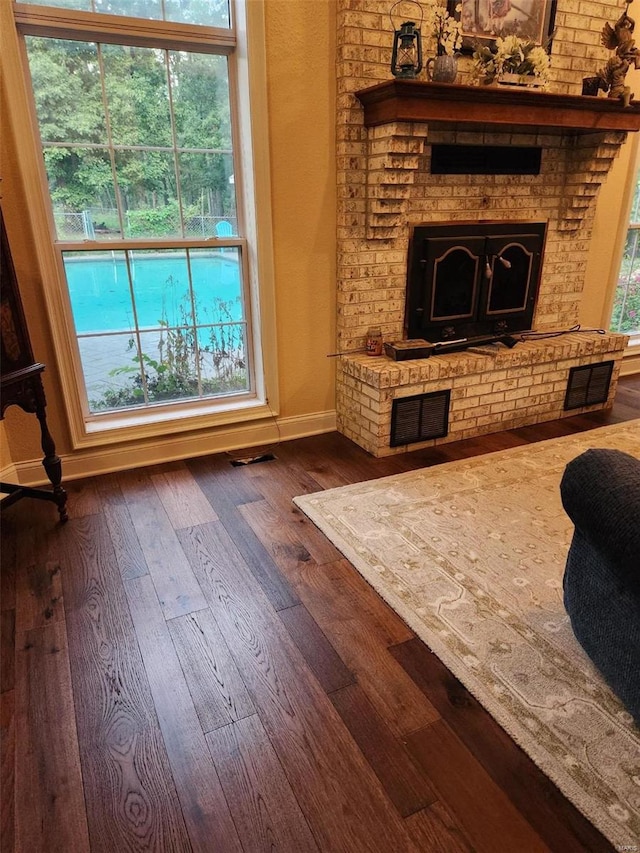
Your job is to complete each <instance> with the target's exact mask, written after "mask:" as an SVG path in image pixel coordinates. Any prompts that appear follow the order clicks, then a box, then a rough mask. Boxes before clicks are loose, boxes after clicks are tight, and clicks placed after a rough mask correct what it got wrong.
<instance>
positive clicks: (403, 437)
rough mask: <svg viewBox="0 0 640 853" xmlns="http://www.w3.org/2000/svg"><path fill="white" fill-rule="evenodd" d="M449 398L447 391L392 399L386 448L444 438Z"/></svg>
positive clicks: (447, 420)
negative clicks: (388, 438) (387, 445)
mask: <svg viewBox="0 0 640 853" xmlns="http://www.w3.org/2000/svg"><path fill="white" fill-rule="evenodd" d="M450 398H451V391H450V390H446V391H433V392H432V393H430V394H416V395H415V396H413V397H400V398H399V399H397V400H394V401H393V406H392V409H391V438H390V441H389V447H400V446H401V445H403V444H414V443H415V442H417V441H428V440H429V439H430V438H443V437H444V436H445V435H446V434H447V433H448V432H449V401H450Z"/></svg>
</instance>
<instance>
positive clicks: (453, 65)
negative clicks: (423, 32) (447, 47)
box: [426, 54, 458, 83]
mask: <svg viewBox="0 0 640 853" xmlns="http://www.w3.org/2000/svg"><path fill="white" fill-rule="evenodd" d="M426 69H427V80H430V81H432V82H433V83H455V81H456V77H457V75H458V58H457V57H456V56H449V55H448V54H444V55H443V56H432V57H431V59H428V60H427V65H426Z"/></svg>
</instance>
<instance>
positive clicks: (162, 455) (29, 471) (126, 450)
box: [2, 411, 336, 486]
mask: <svg viewBox="0 0 640 853" xmlns="http://www.w3.org/2000/svg"><path fill="white" fill-rule="evenodd" d="M335 428H336V413H335V411H329V412H315V413H313V414H311V415H300V416H297V417H292V418H279V419H276V418H273V419H271V420H269V421H266V422H257V421H252V422H250V423H247V424H246V425H241V426H237V427H232V428H230V427H224V428H220V429H211V430H207V431H204V432H201V433H198V434H194V435H185V434H184V433H181V434H179V435H174V436H167V437H165V438H163V439H161V440H159V441H154V442H153V443H150V442H140V443H139V444H137V445H133V446H125V447H122V446H118V445H113V444H111V445H108V446H105V447H99V448H91V449H88V450H81V451H78V452H76V453H72V454H68V455H66V456H61V457H60V458H61V461H62V479H63V483H64V482H67V481H69V480H77V479H80V478H81V477H94V476H96V475H99V474H108V473H110V472H112V471H123V470H127V469H130V468H142V467H144V466H145V465H157V464H160V463H162V462H171V461H174V460H176V459H191V458H193V457H196V456H208V455H209V454H212V453H224V452H226V451H232V450H241V449H242V448H245V447H257V446H263V445H276V444H278V443H279V442H280V441H290V440H291V439H294V438H304V437H305V436H309V435H319V434H320V433H324V432H332V431H333V430H335ZM11 476H12V480H13V482H16V483H19V484H20V485H22V486H40V485H44V484H46V483H47V482H48V480H47V479H46V476H45V475H44V469H43V467H42V462H41V460H40V459H31V460H28V461H25V462H19V463H18V464H17V465H14V466H13V471H12V472H11ZM2 478H3V479H5V476H4V472H3V475H2ZM16 478H17V479H16ZM6 479H7V480H9V477H6Z"/></svg>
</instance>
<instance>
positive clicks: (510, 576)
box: [294, 419, 640, 850]
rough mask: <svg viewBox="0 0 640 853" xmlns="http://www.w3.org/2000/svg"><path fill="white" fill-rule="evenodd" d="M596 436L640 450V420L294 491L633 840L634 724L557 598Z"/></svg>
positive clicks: (455, 667) (518, 729) (637, 809)
mask: <svg viewBox="0 0 640 853" xmlns="http://www.w3.org/2000/svg"><path fill="white" fill-rule="evenodd" d="M590 447H611V448H617V449H619V450H623V451H625V452H627V453H630V454H631V455H634V456H637V457H638V458H640V419H639V420H635V421H628V422H626V423H622V424H616V425H613V426H608V427H602V428H599V429H594V430H590V431H588V432H583V433H580V434H577V435H570V436H564V437H562V438H558V439H552V440H549V441H544V442H540V443H538V444H530V445H527V446H524V447H517V448H513V449H510V450H505V451H500V452H498V453H490V454H487V455H484V456H480V457H475V458H473V459H465V460H460V461H457V462H449V463H445V464H442V465H436V466H434V467H431V468H424V469H421V470H418V471H410V472H407V473H403V474H396V475H394V476H391V477H384V478H382V479H379V480H371V481H368V482H365V483H358V484H355V485H350V486H343V487H340V488H336V489H330V490H327V491H324V492H319V493H316V494H312V495H305V496H302V497H297V498H294V502H295V503H296V504H297V506H299V507H300V509H301V510H302V511H303V512H304V513H305V514H306V515H307V516H309V518H310V519H311V520H312V521H313V522H314V523H315V524H316V525H317V527H319V528H320V530H322V531H323V533H325V535H326V536H327V537H328V538H329V539H330V540H331V541H332V542H333V543H334V544H335V545H336V546H337V548H338V549H339V550H340V551H341V552H342V553H343V554H344V555H345V556H346V557H347V559H349V560H350V561H351V563H352V564H353V565H354V566H355V568H356V569H357V570H358V571H359V572H360V573H361V574H362V575H363V576H364V577H365V578H366V579H367V581H369V583H370V584H371V585H372V586H373V587H374V588H375V589H376V590H377V591H378V593H379V594H380V595H381V596H382V597H383V598H384V599H385V601H387V603H388V604H389V605H391V607H392V608H393V609H394V610H395V611H396V612H397V613H398V614H399V615H400V616H401V617H402V618H403V619H404V620H405V622H406V623H407V624H408V625H409V626H410V627H411V629H412V630H413V631H415V633H416V634H417V635H418V636H419V637H420V638H421V639H422V640H423V641H424V642H425V643H426V644H427V645H428V646H429V648H430V649H432V651H433V652H434V653H435V654H436V655H437V656H438V657H439V658H440V659H441V660H442V661H443V663H444V664H445V665H446V666H447V668H448V669H449V670H450V671H451V672H452V673H453V674H454V675H455V676H456V677H457V678H458V679H459V680H460V681H461V682H462V683H463V684H464V685H465V687H466V688H467V689H468V690H469V691H470V692H471V693H472V694H473V695H474V696H475V697H476V698H477V699H478V700H479V702H480V703H481V704H482V705H483V706H484V707H485V708H486V709H487V711H489V713H490V714H491V715H492V716H493V717H494V718H495V719H496V720H497V722H498V723H499V724H500V725H501V726H502V727H503V728H504V729H505V730H506V731H507V732H508V733H509V734H510V735H511V737H512V738H513V739H514V740H515V741H516V742H517V743H518V744H519V745H520V746H521V747H522V748H523V749H524V750H525V751H526V752H527V754H528V755H529V756H530V757H531V758H532V759H533V761H534V762H535V763H536V764H537V765H538V766H539V767H540V768H541V769H542V770H543V771H544V772H545V773H546V774H547V775H548V776H549V777H550V778H551V779H552V780H553V781H554V782H555V783H556V785H557V786H558V787H559V788H560V790H561V791H562V792H563V793H564V794H565V796H566V797H567V798H568V799H570V800H571V801H572V802H573V803H574V804H575V805H576V806H577V808H579V809H580V810H581V811H582V812H583V814H584V815H585V816H586V817H587V818H588V819H589V820H590V821H591V822H592V823H593V824H594V826H596V827H597V828H598V829H599V830H600V831H601V832H602V833H603V835H605V836H606V837H607V838H608V839H609V841H610V842H611V843H612V844H613V845H615V846H617V847H618V848H619V849H622V848H624V847H625V846H626V847H627V849H629V847H628V845H638V844H639V842H640V731H639V730H638V728H637V727H636V726H635V725H634V723H633V720H632V719H631V717H630V715H629V714H628V713H627V712H626V711H625V710H624V708H623V706H622V704H621V703H620V702H619V700H618V699H617V698H616V697H615V696H614V694H613V693H612V692H611V691H610V690H609V688H608V687H607V685H606V684H605V683H604V681H603V680H602V678H601V676H600V675H599V674H598V672H597V671H596V669H595V667H594V666H593V665H592V664H591V662H590V661H589V659H588V658H587V656H586V655H585V653H584V652H583V651H582V649H581V647H580V646H579V645H578V643H577V641H576V639H575V637H574V636H573V633H572V631H571V625H570V623H569V619H568V616H567V614H566V612H565V609H564V606H563V603H562V575H563V571H564V564H565V561H566V557H567V552H568V549H569V544H570V541H571V536H572V533H573V527H572V524H571V522H570V521H569V519H568V517H567V516H566V514H565V512H564V510H563V508H562V504H561V501H560V493H559V484H560V479H561V477H562V473H563V471H564V468H565V465H566V464H567V462H569V461H570V460H571V459H573V458H574V457H575V456H577V455H578V454H580V453H581V452H582V451H584V450H586V449H588V448H590ZM633 849H636V847H634V848H633ZM637 849H639V850H640V846H638V847H637Z"/></svg>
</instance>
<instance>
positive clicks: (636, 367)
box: [620, 346, 640, 376]
mask: <svg viewBox="0 0 640 853" xmlns="http://www.w3.org/2000/svg"><path fill="white" fill-rule="evenodd" d="M634 350H640V346H634V347H629V348H628V349H627V351H626V352H625V354H624V356H623V357H622V365H621V367H620V376H632V375H633V374H634V373H640V352H634Z"/></svg>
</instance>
